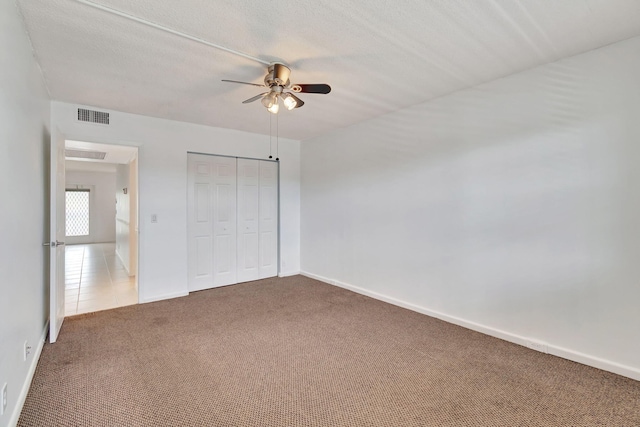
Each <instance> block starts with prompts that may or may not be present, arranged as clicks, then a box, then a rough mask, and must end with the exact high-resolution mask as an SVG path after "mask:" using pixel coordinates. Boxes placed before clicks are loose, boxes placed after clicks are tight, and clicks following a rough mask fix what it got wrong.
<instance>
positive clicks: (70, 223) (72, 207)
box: [65, 190, 89, 236]
mask: <svg viewBox="0 0 640 427" xmlns="http://www.w3.org/2000/svg"><path fill="white" fill-rule="evenodd" d="M65 202H66V205H65V212H66V235H67V236H88V235H89V190H67V191H66V193H65Z"/></svg>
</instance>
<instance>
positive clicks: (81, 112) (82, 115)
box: [78, 108, 109, 125]
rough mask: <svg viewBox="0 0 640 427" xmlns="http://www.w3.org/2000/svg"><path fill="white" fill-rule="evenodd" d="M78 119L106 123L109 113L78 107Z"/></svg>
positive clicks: (107, 122)
mask: <svg viewBox="0 0 640 427" xmlns="http://www.w3.org/2000/svg"><path fill="white" fill-rule="evenodd" d="M78 121H80V122H89V123H100V124H102V125H108V124H109V113H105V112H104V111H95V110H87V109H84V108H78Z"/></svg>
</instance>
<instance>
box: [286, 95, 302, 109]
mask: <svg viewBox="0 0 640 427" xmlns="http://www.w3.org/2000/svg"><path fill="white" fill-rule="evenodd" d="M289 95H291V97H292V98H293V99H295V100H296V107H295V108H300V107H302V106H303V105H304V101H303V100H302V99H300V98H298V97H297V96H295V95H294V94H292V93H291V92H289Z"/></svg>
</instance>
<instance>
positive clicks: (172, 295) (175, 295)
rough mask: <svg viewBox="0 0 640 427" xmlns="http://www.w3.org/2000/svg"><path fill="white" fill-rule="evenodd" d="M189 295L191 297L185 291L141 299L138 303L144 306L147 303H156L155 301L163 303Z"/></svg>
mask: <svg viewBox="0 0 640 427" xmlns="http://www.w3.org/2000/svg"><path fill="white" fill-rule="evenodd" d="M187 295H189V292H184V291H180V292H172V293H168V294H162V295H155V296H152V297H149V298H139V300H138V302H139V303H140V304H144V303H147V302H155V301H162V300H165V299H171V298H179V297H186V296H187Z"/></svg>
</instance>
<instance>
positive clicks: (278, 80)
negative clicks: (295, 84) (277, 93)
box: [264, 62, 291, 87]
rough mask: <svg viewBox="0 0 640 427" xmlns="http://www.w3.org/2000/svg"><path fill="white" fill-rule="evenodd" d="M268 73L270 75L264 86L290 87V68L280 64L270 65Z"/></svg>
mask: <svg viewBox="0 0 640 427" xmlns="http://www.w3.org/2000/svg"><path fill="white" fill-rule="evenodd" d="M267 71H268V73H267V75H266V76H265V78H264V84H265V85H266V86H267V87H273V86H282V87H287V86H289V84H290V82H289V76H290V75H291V70H290V69H289V67H287V66H286V65H284V64H281V63H279V62H275V63H273V64H271V65H269V68H268V69H267Z"/></svg>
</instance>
